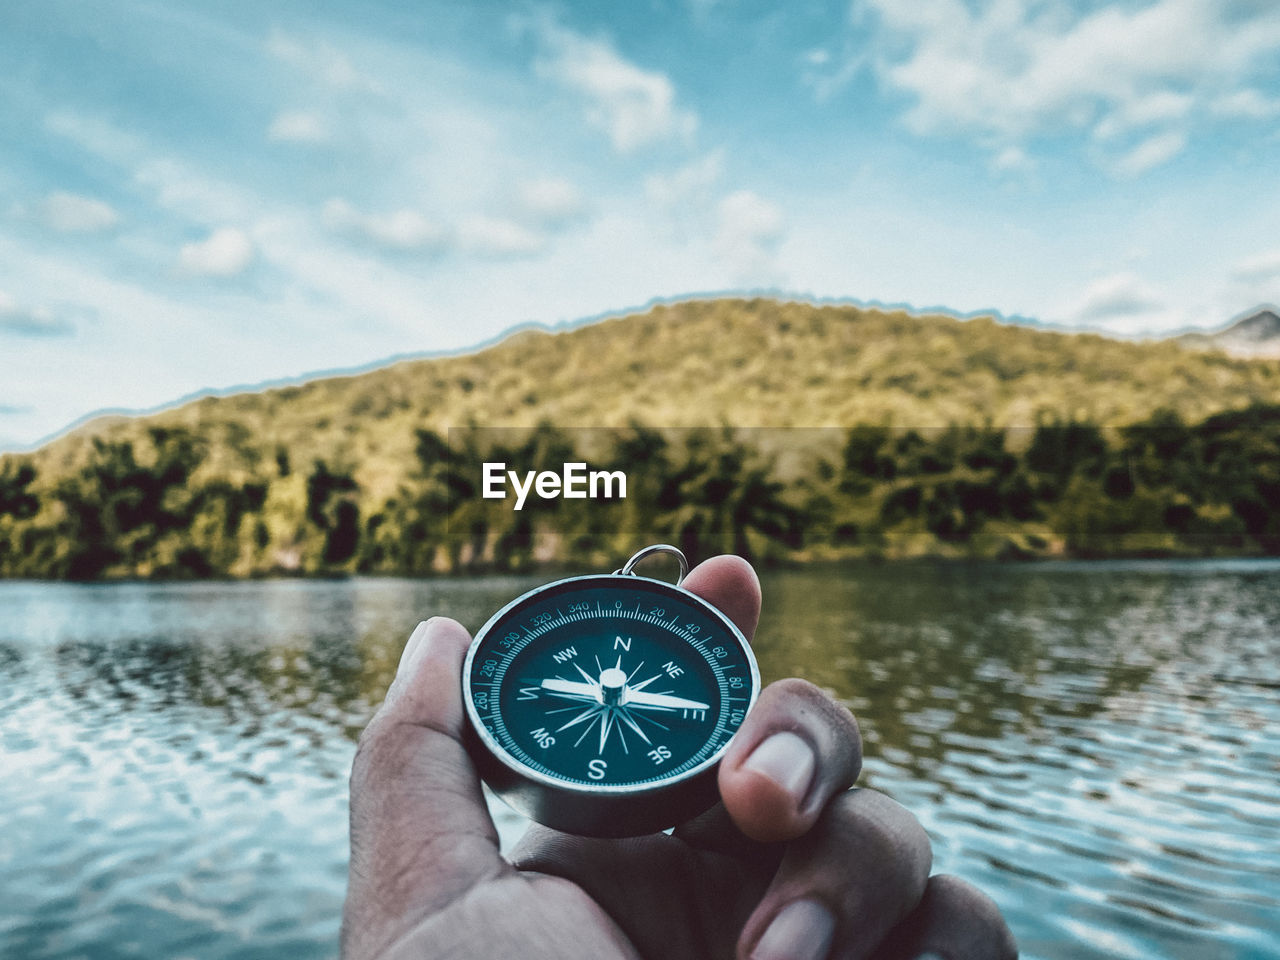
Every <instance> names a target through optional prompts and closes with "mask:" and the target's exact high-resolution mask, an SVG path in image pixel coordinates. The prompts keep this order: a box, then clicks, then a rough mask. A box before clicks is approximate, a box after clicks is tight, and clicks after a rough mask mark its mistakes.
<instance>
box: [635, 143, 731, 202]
mask: <svg viewBox="0 0 1280 960" xmlns="http://www.w3.org/2000/svg"><path fill="white" fill-rule="evenodd" d="M723 175H724V151H723V150H713V151H712V152H711V153H708V154H706V155H705V156H702V157H699V158H698V159H696V160H692V161H690V162H689V163H687V164H685V165H684V166H682V167H680V168H678V169H677V170H674V171H672V172H671V173H668V174H657V173H655V174H653V175H651V176H649V177H647V178H646V179H645V182H644V192H645V196H646V197H648V199H649V202H651V203H653V204H656V205H657V206H660V207H665V208H667V209H670V210H676V209H679V208H682V207H685V206H687V205H688V204H690V203H693V202H698V201H702V200H705V199H706V198H707V196H708V195H709V194H710V192H711V189H712V188H713V187H714V186H715V185H716V184H717V183H719V181H720V178H721V177H722V176H723Z"/></svg>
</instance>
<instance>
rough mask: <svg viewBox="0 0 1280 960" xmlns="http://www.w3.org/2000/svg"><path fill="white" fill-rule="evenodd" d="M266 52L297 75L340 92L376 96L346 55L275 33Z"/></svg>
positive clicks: (373, 87) (367, 79)
mask: <svg viewBox="0 0 1280 960" xmlns="http://www.w3.org/2000/svg"><path fill="white" fill-rule="evenodd" d="M267 51H268V52H269V53H270V54H271V55H272V56H273V57H275V58H276V59H277V60H281V61H283V62H284V63H287V64H289V65H290V66H293V67H296V68H297V69H298V71H299V72H300V73H303V74H305V75H307V76H308V77H310V78H314V79H316V80H321V81H323V82H324V83H327V84H328V85H329V86H331V87H335V88H337V89H339V90H363V91H367V92H377V91H378V89H379V88H378V85H377V84H376V83H375V82H374V81H373V80H372V78H370V77H369V76H368V75H367V74H365V73H362V72H361V71H360V70H358V69H356V67H355V65H354V64H353V63H352V62H351V59H350V58H349V57H348V56H347V55H346V54H345V53H343V52H342V51H341V50H338V49H337V48H335V47H333V46H331V45H330V44H328V43H325V42H323V41H313V40H306V39H303V38H301V37H294V36H290V35H288V34H286V33H282V32H280V31H276V32H274V33H272V34H271V37H270V39H269V40H268V41H267Z"/></svg>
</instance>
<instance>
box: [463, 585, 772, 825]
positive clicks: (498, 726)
mask: <svg viewBox="0 0 1280 960" xmlns="http://www.w3.org/2000/svg"><path fill="white" fill-rule="evenodd" d="M464 688H465V691H466V701H467V708H468V714H469V716H470V718H471V721H472V724H473V727H474V729H475V732H476V734H477V735H478V737H479V739H480V740H481V742H482V746H483V748H484V749H485V750H487V751H488V753H489V754H491V755H492V757H493V758H494V759H496V760H497V761H498V764H497V765H493V764H491V765H489V774H490V775H489V776H487V777H486V779H488V780H489V781H490V785H491V786H493V787H494V788H495V789H496V790H498V792H499V793H502V794H503V795H504V796H507V798H508V799H509V800H511V801H512V802H513V804H514V805H516V806H517V807H520V808H522V809H524V810H525V812H527V813H530V815H532V816H535V818H536V819H539V820H542V821H543V822H544V823H545V822H551V823H552V825H553V826H558V827H559V828H560V829H566V830H574V831H576V832H585V833H593V834H597V835H619V834H622V833H626V832H631V831H630V829H628V828H627V822H631V821H638V822H644V825H645V826H646V827H647V828H649V829H653V827H651V826H649V823H648V821H652V820H655V819H656V820H658V821H663V822H664V825H667V826H669V825H671V824H670V823H665V820H666V819H670V818H671V817H673V816H674V817H680V816H684V815H691V814H690V812H689V811H688V810H687V809H675V807H687V806H688V803H683V802H681V803H674V804H673V809H671V811H670V814H669V815H664V811H663V807H664V805H665V800H664V796H665V797H667V799H671V798H676V799H678V797H679V796H681V795H690V794H691V789H690V788H691V786H692V783H691V782H692V781H696V780H699V779H700V778H701V779H702V780H704V781H705V780H706V778H707V776H708V775H709V776H710V777H712V778H713V777H714V772H715V771H714V767H715V764H716V762H717V761H718V760H719V758H720V756H721V754H722V753H723V752H724V749H725V748H726V747H727V746H728V743H729V740H730V739H731V738H732V736H733V735H734V733H736V732H737V730H738V728H739V727H740V726H741V725H742V722H743V720H744V718H745V717H746V714H747V711H748V710H749V709H750V707H751V705H752V703H753V702H754V700H755V696H756V693H757V691H758V689H759V675H758V673H757V669H756V664H755V660H754V658H753V657H752V655H751V652H750V648H749V647H748V645H747V643H746V641H745V640H744V639H743V637H742V634H741V633H740V632H739V631H738V630H737V628H736V627H735V626H734V625H733V623H732V622H731V621H730V620H729V619H728V618H727V617H725V616H724V615H723V614H722V613H720V612H719V611H718V610H716V609H715V608H714V607H712V606H711V605H710V604H708V603H706V602H705V601H703V600H702V599H701V598H699V597H697V596H695V595H693V594H691V593H689V592H687V591H685V590H682V589H680V588H679V587H676V586H673V585H671V584H668V583H665V582H663V581H658V580H649V579H645V578H642V577H638V576H631V575H617V574H615V575H609V576H594V577H577V578H573V579H570V580H562V581H559V582H557V583H553V584H550V585H548V586H546V587H542V588H540V589H538V590H535V591H532V592H531V593H528V594H525V595H524V596H523V597H520V598H519V599H517V600H515V601H513V602H512V603H511V604H509V605H508V606H507V607H506V608H504V609H503V610H502V611H500V612H499V613H498V614H497V615H496V616H495V617H494V618H493V619H492V620H490V621H489V623H488V624H486V625H485V627H484V628H483V629H482V630H481V631H480V632H479V633H478V634H477V635H476V639H475V641H474V643H473V644H472V648H471V650H470V652H469V653H468V657H467V662H466V667H465V668H464ZM482 769H483V767H482ZM702 787H703V789H702V790H701V791H700V796H702V797H703V798H704V801H705V800H706V798H708V797H709V799H710V800H712V801H713V800H714V793H713V792H708V791H707V790H706V789H705V788H706V784H705V783H703V784H702ZM666 788H670V791H669V792H668V790H667V789H666ZM592 797H597V798H601V802H600V804H599V805H598V809H594V808H593V807H592V805H591V803H590V799H591V798H592ZM627 797H631V798H633V799H635V800H636V801H637V802H636V803H631V804H621V805H620V804H618V803H616V802H614V803H612V810H613V812H614V813H615V814H618V813H621V814H622V821H627V822H614V823H611V822H609V814H608V812H607V808H610V807H611V804H610V802H609V800H613V801H616V800H618V799H625V798H627ZM605 798H608V800H606V799H605ZM690 802H692V801H690ZM641 803H643V804H644V805H646V806H647V807H648V809H647V810H642V808H641V806H640V804H641ZM702 805H703V806H706V805H709V802H703V803H702ZM694 812H696V811H694ZM548 818H549V819H548ZM553 821H554V822H553ZM674 822H676V821H675V820H671V823H674Z"/></svg>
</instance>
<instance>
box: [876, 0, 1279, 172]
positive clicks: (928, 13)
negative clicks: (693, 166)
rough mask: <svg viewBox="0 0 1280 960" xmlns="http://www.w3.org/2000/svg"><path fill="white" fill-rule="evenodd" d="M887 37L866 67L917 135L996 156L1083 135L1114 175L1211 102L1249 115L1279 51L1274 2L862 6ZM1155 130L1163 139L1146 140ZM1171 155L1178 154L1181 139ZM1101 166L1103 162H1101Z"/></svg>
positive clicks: (1149, 157)
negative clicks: (968, 138)
mask: <svg viewBox="0 0 1280 960" xmlns="http://www.w3.org/2000/svg"><path fill="white" fill-rule="evenodd" d="M856 9H857V10H858V11H867V10H870V11H873V12H874V13H875V14H876V15H877V19H878V23H879V25H880V29H881V30H882V31H883V33H884V34H886V35H885V36H877V37H875V38H874V42H875V43H876V44H877V46H879V47H880V48H881V49H888V50H895V51H902V52H901V53H900V54H898V55H895V54H889V55H885V56H882V57H881V58H880V59H879V60H878V61H877V63H876V70H877V72H878V75H879V76H880V78H881V80H882V81H883V83H884V84H885V85H886V86H888V87H890V88H893V89H895V90H897V91H900V92H902V93H904V94H906V95H908V96H909V97H910V98H911V101H912V104H911V106H910V107H909V109H908V111H907V114H906V120H907V123H908V125H909V126H910V127H911V128H912V129H913V130H915V131H916V132H918V133H922V134H935V133H956V132H959V133H965V134H971V135H975V136H977V137H978V138H979V140H981V141H982V142H985V143H987V144H989V145H991V146H992V147H993V149H996V150H1000V149H1004V148H1005V147H1007V146H1009V145H1011V144H1021V143H1022V142H1024V141H1025V140H1026V139H1028V138H1030V137H1034V136H1038V135H1058V134H1061V133H1063V132H1067V131H1093V133H1094V135H1095V136H1096V137H1097V138H1098V139H1099V141H1104V142H1106V141H1116V140H1121V141H1122V140H1123V139H1124V138H1123V135H1124V134H1126V133H1129V132H1131V131H1139V130H1145V131H1146V134H1145V136H1146V137H1147V139H1146V141H1145V142H1144V143H1142V144H1140V145H1138V146H1136V147H1135V146H1133V145H1132V144H1130V143H1127V142H1117V143H1115V145H1114V147H1113V148H1112V149H1114V150H1116V151H1118V152H1119V153H1121V154H1122V155H1124V156H1123V159H1122V160H1121V162H1120V163H1119V164H1118V166H1116V169H1118V170H1119V171H1120V172H1128V173H1135V172H1140V170H1141V169H1143V168H1144V167H1145V168H1146V169H1149V168H1150V167H1151V166H1154V165H1155V164H1156V163H1158V162H1163V161H1164V160H1167V159H1169V158H1170V157H1171V156H1172V155H1173V154H1174V153H1176V152H1177V150H1175V149H1173V147H1174V145H1175V143H1176V142H1177V141H1175V140H1174V139H1173V138H1174V136H1175V135H1177V134H1181V135H1182V136H1184V137H1185V136H1186V135H1187V132H1188V129H1189V127H1190V125H1191V124H1193V123H1194V121H1195V119H1196V117H1197V116H1198V115H1199V114H1200V112H1202V111H1208V110H1210V109H1212V108H1213V105H1214V104H1217V105H1218V106H1219V109H1223V108H1224V106H1225V109H1228V110H1230V109H1232V108H1234V109H1235V110H1236V111H1237V115H1245V114H1247V113H1249V112H1250V111H1254V110H1255V109H1256V108H1258V107H1259V101H1258V99H1257V98H1253V97H1250V96H1249V95H1248V94H1247V93H1246V91H1247V90H1248V89H1250V88H1249V83H1250V82H1251V79H1252V78H1253V77H1254V76H1255V75H1257V74H1259V73H1260V72H1261V71H1265V70H1266V69H1267V68H1268V65H1269V64H1270V63H1273V62H1274V61H1275V59H1276V57H1277V56H1280V6H1277V5H1276V4H1272V3H1257V4H1234V5H1233V4H1225V3H1221V2H1218V0H1150V2H1146V3H1141V4H1126V5H1120V4H1117V3H1110V4H1105V5H1102V6H1095V7H1093V8H1092V9H1089V10H1087V11H1085V12H1079V11H1078V10H1077V9H1076V7H1075V6H1074V5H1072V4H1069V3H1067V2H1065V0H1039V2H1030V0H995V2H988V3H979V4H976V5H975V4H968V3H965V2H964V0H917V2H914V3H905V4H904V3H895V2H893V0H859V4H858V6H857V8H856ZM1157 136H1160V137H1163V138H1164V139H1160V140H1156V139H1155V137H1157ZM1178 149H1181V146H1180V145H1179V147H1178ZM1104 160H1105V158H1104Z"/></svg>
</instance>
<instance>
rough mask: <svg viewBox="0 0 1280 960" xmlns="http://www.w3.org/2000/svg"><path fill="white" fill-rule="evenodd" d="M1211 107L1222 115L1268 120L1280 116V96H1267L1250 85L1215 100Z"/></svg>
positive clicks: (1233, 117)
mask: <svg viewBox="0 0 1280 960" xmlns="http://www.w3.org/2000/svg"><path fill="white" fill-rule="evenodd" d="M1209 109H1210V110H1211V111H1212V112H1213V113H1215V114H1217V115H1218V116H1220V117H1228V118H1231V119H1239V120H1266V119H1268V118H1270V117H1275V116H1280V97H1265V96H1263V95H1262V94H1261V93H1259V92H1258V91H1257V90H1255V89H1253V88H1252V87H1249V88H1247V89H1244V90H1236V91H1235V92H1233V93H1229V94H1226V95H1224V96H1221V97H1219V98H1218V99H1217V100H1214V101H1213V103H1211V104H1210V105H1209Z"/></svg>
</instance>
